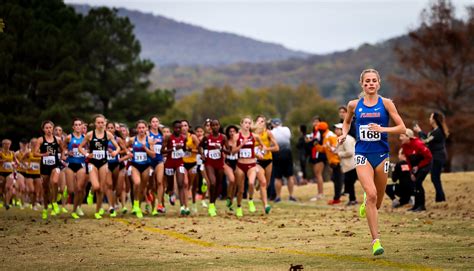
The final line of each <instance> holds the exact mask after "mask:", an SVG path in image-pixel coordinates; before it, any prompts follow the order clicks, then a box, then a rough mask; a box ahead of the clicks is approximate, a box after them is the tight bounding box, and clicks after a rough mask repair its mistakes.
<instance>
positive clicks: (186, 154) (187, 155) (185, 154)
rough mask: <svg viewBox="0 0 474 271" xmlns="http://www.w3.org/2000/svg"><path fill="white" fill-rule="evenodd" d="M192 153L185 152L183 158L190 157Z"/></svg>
mask: <svg viewBox="0 0 474 271" xmlns="http://www.w3.org/2000/svg"><path fill="white" fill-rule="evenodd" d="M191 155H192V153H191V152H190V151H187V152H185V153H184V157H191Z"/></svg>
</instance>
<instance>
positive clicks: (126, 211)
mask: <svg viewBox="0 0 474 271" xmlns="http://www.w3.org/2000/svg"><path fill="white" fill-rule="evenodd" d="M121 212H122V215H124V214H126V213H128V209H127V207H123V208H122V210H121Z"/></svg>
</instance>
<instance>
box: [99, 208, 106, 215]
mask: <svg viewBox="0 0 474 271" xmlns="http://www.w3.org/2000/svg"><path fill="white" fill-rule="evenodd" d="M99 214H100V215H101V216H102V215H104V214H105V210H104V209H103V208H100V209H99Z"/></svg>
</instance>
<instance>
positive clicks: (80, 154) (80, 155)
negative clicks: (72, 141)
mask: <svg viewBox="0 0 474 271" xmlns="http://www.w3.org/2000/svg"><path fill="white" fill-rule="evenodd" d="M72 156H73V157H84V155H83V154H82V153H80V152H79V149H78V148H72Z"/></svg>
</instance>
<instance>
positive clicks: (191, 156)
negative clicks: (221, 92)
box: [183, 133, 198, 174]
mask: <svg viewBox="0 0 474 271" xmlns="http://www.w3.org/2000/svg"><path fill="white" fill-rule="evenodd" d="M197 147H198V146H197V145H196V144H194V141H193V137H192V136H191V134H190V133H188V134H187V135H186V149H187V150H188V151H186V152H185V153H184V157H183V162H184V168H185V169H186V170H187V171H189V172H190V173H191V174H196V173H197V169H196V168H197V167H196V165H197V159H196V155H197V154H196V152H197Z"/></svg>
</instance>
